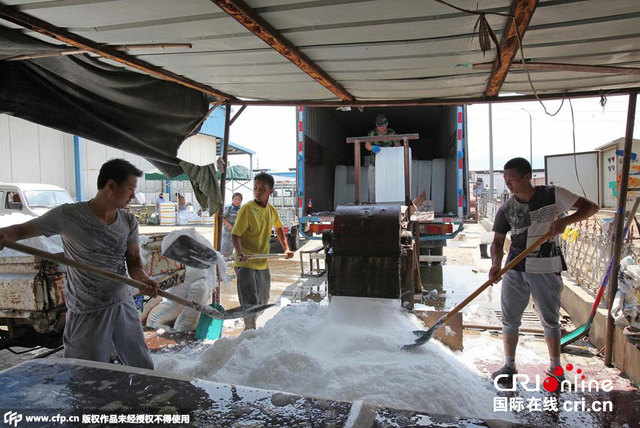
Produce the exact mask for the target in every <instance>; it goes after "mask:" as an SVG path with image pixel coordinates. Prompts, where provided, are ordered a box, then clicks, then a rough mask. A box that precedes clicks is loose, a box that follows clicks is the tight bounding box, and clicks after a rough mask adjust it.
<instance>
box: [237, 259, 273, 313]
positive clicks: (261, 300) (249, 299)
mask: <svg viewBox="0 0 640 428" xmlns="http://www.w3.org/2000/svg"><path fill="white" fill-rule="evenodd" d="M235 270H236V276H237V281H238V298H239V299H240V305H266V304H267V303H269V293H270V291H271V274H270V272H269V269H262V270H257V269H252V268H249V267H237V268H235Z"/></svg>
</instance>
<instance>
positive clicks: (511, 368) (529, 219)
mask: <svg viewBox="0 0 640 428" xmlns="http://www.w3.org/2000/svg"><path fill="white" fill-rule="evenodd" d="M504 181H505V184H506V185H507V187H508V188H509V190H510V191H511V197H510V198H509V200H507V201H506V202H505V203H504V204H503V205H502V207H500V209H499V210H498V213H497V214H496V218H495V221H494V223H493V231H494V233H495V234H494V238H493V243H492V244H491V260H492V266H491V269H490V270H489V278H493V276H494V275H495V274H496V273H498V271H500V269H501V268H502V257H503V248H504V240H505V236H506V234H507V232H509V231H510V232H511V247H510V249H509V255H508V257H507V262H509V261H511V260H513V259H514V258H516V257H517V256H518V255H519V254H520V253H522V252H523V251H524V250H525V249H526V248H527V247H529V246H530V245H531V244H532V243H533V242H535V241H536V240H537V239H539V238H540V237H541V236H543V235H544V234H545V233H547V232H551V233H552V234H553V237H551V238H549V240H547V241H546V242H545V243H543V244H542V245H541V246H540V247H539V248H538V249H537V250H535V251H533V252H532V253H531V254H529V255H528V256H527V257H526V258H525V259H524V260H523V261H522V262H520V263H518V264H517V265H516V266H515V267H514V268H513V269H511V270H510V271H508V272H506V273H505V274H504V275H503V277H502V291H501V295H500V303H501V306H502V339H503V345H504V358H505V365H504V366H503V367H502V368H501V369H499V370H497V371H496V372H494V373H493V374H492V375H491V377H492V378H493V379H495V378H497V377H498V376H500V378H499V379H498V380H497V381H498V383H509V382H510V381H511V379H512V376H513V375H515V374H516V373H518V371H517V370H516V364H515V356H516V348H517V346H518V331H519V327H520V321H521V319H522V314H523V313H524V310H525V308H526V307H527V305H528V304H529V296H531V297H533V301H534V302H535V305H536V309H537V311H538V313H539V314H540V321H541V322H542V326H543V328H544V336H545V340H546V342H547V348H548V350H549V370H548V371H547V375H549V376H552V377H555V378H556V379H557V380H558V381H559V382H561V381H562V380H564V376H563V375H557V374H555V372H554V369H555V368H556V367H557V366H560V365H561V363H560V322H559V318H560V295H561V293H562V287H563V283H562V277H561V276H560V272H561V271H563V270H566V269H567V267H566V264H565V262H564V258H563V257H562V252H561V251H560V245H559V241H558V237H557V235H558V234H560V233H562V232H563V231H564V229H565V228H566V227H567V226H568V225H570V224H572V223H575V222H577V221H580V220H583V219H585V218H588V217H590V216H591V215H593V214H595V213H596V212H598V206H597V205H596V204H594V203H593V202H591V201H589V200H587V199H585V198H582V197H580V196H578V195H575V194H573V193H571V192H570V191H568V190H566V189H564V188H562V187H558V186H535V187H534V186H533V185H532V184H531V164H530V163H529V161H527V160H526V159H524V158H514V159H511V160H510V161H508V162H507V163H506V164H505V165H504ZM571 208H574V209H576V211H575V212H574V213H573V214H571V215H569V216H565V217H560V215H561V214H563V213H564V212H566V211H567V210H569V209H571ZM497 279H500V278H497Z"/></svg>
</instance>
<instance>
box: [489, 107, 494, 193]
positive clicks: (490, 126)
mask: <svg viewBox="0 0 640 428" xmlns="http://www.w3.org/2000/svg"><path fill="white" fill-rule="evenodd" d="M489 200H490V201H491V202H493V201H494V200H495V195H494V194H493V110H492V108H491V104H489Z"/></svg>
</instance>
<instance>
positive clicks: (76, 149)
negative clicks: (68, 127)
mask: <svg viewBox="0 0 640 428" xmlns="http://www.w3.org/2000/svg"><path fill="white" fill-rule="evenodd" d="M83 160H84V153H82V145H81V143H80V137H78V136H77V135H74V136H73V163H74V167H75V179H76V201H77V202H80V201H82V198H83V196H84V186H83V183H84V180H83V174H82V165H83Z"/></svg>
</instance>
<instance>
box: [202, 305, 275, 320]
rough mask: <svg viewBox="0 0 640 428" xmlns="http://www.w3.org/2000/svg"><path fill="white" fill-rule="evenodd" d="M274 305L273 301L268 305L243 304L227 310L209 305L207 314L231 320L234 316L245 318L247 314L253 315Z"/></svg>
mask: <svg viewBox="0 0 640 428" xmlns="http://www.w3.org/2000/svg"><path fill="white" fill-rule="evenodd" d="M273 305H274V303H271V304H268V305H243V306H238V307H237V308H233V309H229V310H226V311H219V310H216V309H213V308H211V307H210V306H209V308H210V309H211V310H210V311H207V315H208V316H210V317H211V318H215V319H219V320H230V319H234V318H243V317H246V316H247V315H252V314H255V313H258V312H262V311H264V310H265V309H268V308H270V307H271V306H273Z"/></svg>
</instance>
